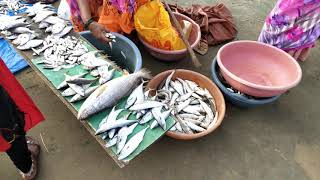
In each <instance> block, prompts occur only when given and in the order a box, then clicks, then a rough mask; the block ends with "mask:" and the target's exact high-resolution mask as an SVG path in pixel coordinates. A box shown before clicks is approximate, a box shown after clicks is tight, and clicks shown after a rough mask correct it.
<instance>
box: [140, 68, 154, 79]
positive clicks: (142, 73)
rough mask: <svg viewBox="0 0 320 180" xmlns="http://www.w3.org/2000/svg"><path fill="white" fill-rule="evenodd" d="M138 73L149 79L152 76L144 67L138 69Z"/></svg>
mask: <svg viewBox="0 0 320 180" xmlns="http://www.w3.org/2000/svg"><path fill="white" fill-rule="evenodd" d="M138 74H139V75H140V76H141V77H143V78H145V79H151V78H152V75H151V72H150V71H149V70H147V69H145V68H143V69H141V70H140V71H138Z"/></svg>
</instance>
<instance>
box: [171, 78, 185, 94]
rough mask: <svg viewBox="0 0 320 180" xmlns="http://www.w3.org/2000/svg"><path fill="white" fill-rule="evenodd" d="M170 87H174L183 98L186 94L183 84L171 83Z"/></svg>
mask: <svg viewBox="0 0 320 180" xmlns="http://www.w3.org/2000/svg"><path fill="white" fill-rule="evenodd" d="M170 86H171V87H173V89H174V90H176V91H177V93H179V94H180V95H181V96H182V95H183V94H184V93H183V87H182V84H181V83H180V82H179V81H170Z"/></svg>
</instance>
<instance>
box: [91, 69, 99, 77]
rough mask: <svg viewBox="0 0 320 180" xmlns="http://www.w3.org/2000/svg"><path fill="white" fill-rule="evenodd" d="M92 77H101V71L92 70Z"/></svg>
mask: <svg viewBox="0 0 320 180" xmlns="http://www.w3.org/2000/svg"><path fill="white" fill-rule="evenodd" d="M90 75H91V76H93V77H97V76H99V71H98V70H97V69H94V70H91V72H90Z"/></svg>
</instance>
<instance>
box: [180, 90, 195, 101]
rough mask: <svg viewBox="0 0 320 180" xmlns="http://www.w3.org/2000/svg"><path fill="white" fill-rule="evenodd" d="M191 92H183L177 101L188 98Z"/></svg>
mask: <svg viewBox="0 0 320 180" xmlns="http://www.w3.org/2000/svg"><path fill="white" fill-rule="evenodd" d="M192 94H193V92H188V93H187V94H184V95H182V96H180V97H179V98H178V99H177V101H186V100H187V99H189V98H190V97H191V96H192Z"/></svg>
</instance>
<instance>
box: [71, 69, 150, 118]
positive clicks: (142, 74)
mask: <svg viewBox="0 0 320 180" xmlns="http://www.w3.org/2000/svg"><path fill="white" fill-rule="evenodd" d="M141 78H146V79H150V78H151V75H150V73H149V72H148V71H147V70H145V69H142V70H140V71H138V72H136V73H133V74H129V75H127V76H121V77H118V78H115V79H112V80H111V81H108V82H107V83H105V84H103V85H101V86H100V87H99V88H98V89H96V90H95V91H94V92H93V93H92V94H91V95H90V96H89V97H88V98H87V99H86V100H85V102H84V103H83V104H82V106H81V107H80V109H79V112H78V117H77V118H78V119H85V118H87V117H88V116H90V115H92V114H94V113H97V112H99V111H101V110H103V109H105V108H107V107H112V106H114V105H115V104H116V103H117V102H118V101H119V100H120V99H121V98H123V97H124V96H126V95H127V94H128V93H129V92H130V91H131V90H132V89H133V88H134V87H135V86H136V84H137V83H138V82H139V80H140V79H141Z"/></svg>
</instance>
